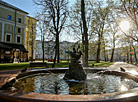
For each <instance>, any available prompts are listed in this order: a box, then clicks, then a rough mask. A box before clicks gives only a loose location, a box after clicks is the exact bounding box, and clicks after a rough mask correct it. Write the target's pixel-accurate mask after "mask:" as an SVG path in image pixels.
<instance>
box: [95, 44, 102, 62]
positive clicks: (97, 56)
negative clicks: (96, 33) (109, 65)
mask: <svg viewBox="0 0 138 102" xmlns="http://www.w3.org/2000/svg"><path fill="white" fill-rule="evenodd" d="M100 46H101V42H99V43H98V48H97V55H96V62H97V63H99V62H100V49H101V48H100Z"/></svg>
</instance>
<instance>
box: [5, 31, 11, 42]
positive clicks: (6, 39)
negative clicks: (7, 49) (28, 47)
mask: <svg viewBox="0 0 138 102" xmlns="http://www.w3.org/2000/svg"><path fill="white" fill-rule="evenodd" d="M7 35H10V41H7ZM5 42H12V34H10V33H6V34H5Z"/></svg>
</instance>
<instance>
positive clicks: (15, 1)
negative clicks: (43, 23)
mask: <svg viewBox="0 0 138 102" xmlns="http://www.w3.org/2000/svg"><path fill="white" fill-rule="evenodd" d="M2 1H5V2H7V3H9V4H11V5H13V6H16V7H18V8H20V9H22V10H23V11H26V12H28V13H29V16H32V17H34V15H35V12H36V11H37V6H36V5H35V4H34V2H33V0H2ZM74 1H75V0H69V2H70V3H73V2H74Z"/></svg>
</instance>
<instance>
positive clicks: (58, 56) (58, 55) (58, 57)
mask: <svg viewBox="0 0 138 102" xmlns="http://www.w3.org/2000/svg"><path fill="white" fill-rule="evenodd" d="M59 59H60V53H59V34H57V63H59V62H60V61H59Z"/></svg>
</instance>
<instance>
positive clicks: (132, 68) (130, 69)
mask: <svg viewBox="0 0 138 102" xmlns="http://www.w3.org/2000/svg"><path fill="white" fill-rule="evenodd" d="M120 67H122V68H124V69H125V70H126V72H133V73H135V74H136V72H137V74H138V66H137V65H133V64H128V63H126V62H115V63H114V64H113V65H110V66H109V67H107V69H111V70H117V71H120Z"/></svg>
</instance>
